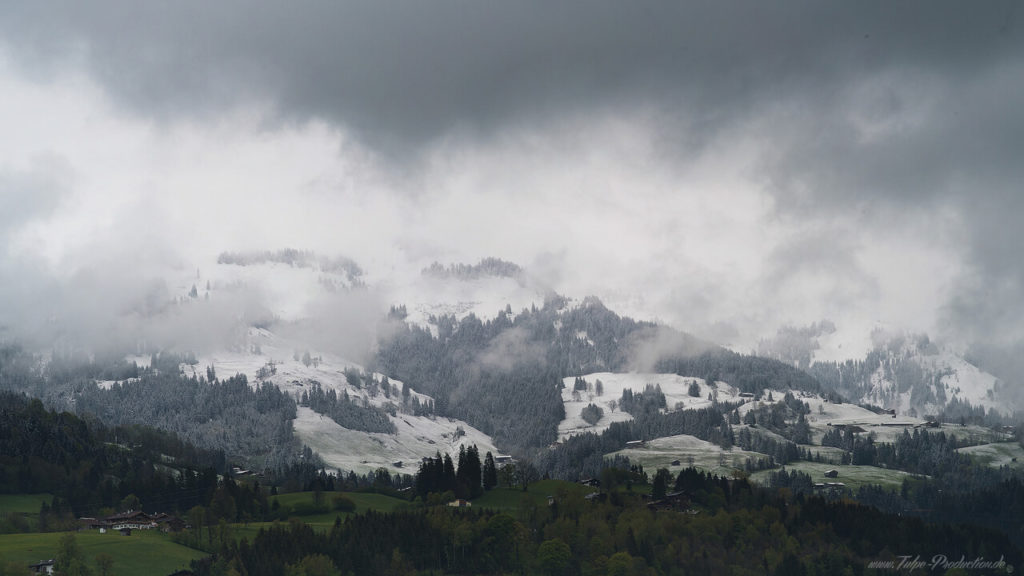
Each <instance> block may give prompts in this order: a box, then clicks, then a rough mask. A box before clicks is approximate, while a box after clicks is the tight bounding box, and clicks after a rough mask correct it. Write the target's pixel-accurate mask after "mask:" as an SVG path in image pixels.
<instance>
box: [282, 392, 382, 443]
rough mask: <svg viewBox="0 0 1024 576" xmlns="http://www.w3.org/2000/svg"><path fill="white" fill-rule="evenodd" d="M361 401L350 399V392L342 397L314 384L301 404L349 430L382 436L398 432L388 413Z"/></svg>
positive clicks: (302, 398) (344, 393)
mask: <svg viewBox="0 0 1024 576" xmlns="http://www.w3.org/2000/svg"><path fill="white" fill-rule="evenodd" d="M360 400H361V399H356V400H352V399H350V398H349V395H348V392H345V391H343V392H342V393H341V396H338V393H337V392H335V391H334V390H327V391H324V389H323V387H321V386H320V384H319V383H317V382H314V383H313V384H311V385H310V386H309V389H308V390H303V391H302V396H301V397H300V400H299V404H300V405H302V406H308V407H309V408H310V409H311V410H313V411H314V412H317V413H319V414H323V415H325V416H327V417H328V418H330V419H331V420H334V421H335V422H337V423H338V425H339V426H342V427H344V428H348V429H349V430H361V431H363V432H379V433H382V434H395V433H396V432H397V429H396V428H395V424H394V423H393V422H392V421H391V419H390V418H388V413H387V412H385V411H384V410H383V409H381V408H378V407H376V406H373V405H371V404H364V403H362V402H361V401H360Z"/></svg>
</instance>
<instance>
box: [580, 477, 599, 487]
mask: <svg viewBox="0 0 1024 576" xmlns="http://www.w3.org/2000/svg"><path fill="white" fill-rule="evenodd" d="M580 484H582V485H584V486H590V487H591V488H598V487H600V486H601V481H600V480H598V479H597V478H584V479H583V480H580Z"/></svg>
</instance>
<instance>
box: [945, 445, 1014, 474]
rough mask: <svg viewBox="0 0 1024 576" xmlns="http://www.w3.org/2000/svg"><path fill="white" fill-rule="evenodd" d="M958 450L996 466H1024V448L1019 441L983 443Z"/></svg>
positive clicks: (983, 462) (979, 460)
mask: <svg viewBox="0 0 1024 576" xmlns="http://www.w3.org/2000/svg"><path fill="white" fill-rule="evenodd" d="M958 452H960V453H961V454H968V455H970V456H971V457H973V458H974V459H975V460H976V461H978V462H980V463H982V464H988V465H989V466H992V467H995V468H998V467H1000V466H1009V467H1010V468H1017V469H1019V468H1022V467H1024V448H1021V445H1020V444H1018V443H1017V442H998V443H994V444H982V445H981V446H971V447H969V448H961V449H959V450H958ZM1015 459H1016V460H1015Z"/></svg>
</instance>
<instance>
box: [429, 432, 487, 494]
mask: <svg viewBox="0 0 1024 576" xmlns="http://www.w3.org/2000/svg"><path fill="white" fill-rule="evenodd" d="M415 482H416V484H415V485H416V494H417V495H418V496H419V497H420V499H421V500H422V501H424V502H426V501H427V500H428V497H429V495H431V494H438V495H442V497H441V500H446V499H450V498H445V497H443V495H444V494H448V495H450V497H451V498H466V499H468V498H476V497H477V496H480V495H481V494H483V493H484V491H485V490H490V489H492V488H494V487H496V486H497V485H498V468H497V466H496V465H495V463H494V456H493V455H492V454H491V453H490V452H488V453H487V455H486V456H485V457H484V459H483V460H481V459H480V451H479V450H478V449H477V447H476V444H474V445H472V446H470V447H469V448H467V447H466V446H465V445H462V446H460V447H459V455H458V462H457V463H456V462H454V461H452V458H451V456H449V455H448V454H445V455H444V456H443V457H442V456H441V454H440V452H439V453H437V455H435V456H434V457H433V458H424V459H423V462H421V463H420V468H419V471H417V472H416V480H415Z"/></svg>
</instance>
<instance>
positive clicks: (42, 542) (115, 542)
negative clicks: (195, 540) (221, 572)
mask: <svg viewBox="0 0 1024 576" xmlns="http://www.w3.org/2000/svg"><path fill="white" fill-rule="evenodd" d="M63 535H64V533H62V532H48V533H33V534H5V535H0V559H2V561H3V562H13V563H17V564H24V565H25V566H28V565H29V564H33V563H35V562H38V561H40V560H49V559H50V558H53V557H55V556H56V554H57V545H58V542H59V541H60V538H61V536H63ZM75 538H76V539H77V541H78V546H79V547H80V548H81V549H82V552H83V554H84V556H85V559H86V560H87V562H88V564H89V566H90V567H91V568H92V570H93V571H94V573H95V571H96V565H95V558H96V555H97V554H100V553H106V554H109V555H110V556H111V557H112V558H113V559H114V573H115V574H122V575H130V574H152V575H154V576H161V575H164V574H170V573H171V572H174V571H175V570H178V569H180V568H187V567H188V565H189V562H191V561H192V560H195V559H197V558H202V557H203V556H206V554H205V553H203V552H200V551H198V550H193V549H191V548H187V547H185V546H181V545H179V544H175V543H174V542H172V541H171V539H170V537H169V536H167V535H166V534H162V533H160V532H156V531H152V530H136V531H134V532H132V535H131V536H122V535H120V534H118V533H115V532H108V533H106V534H100V533H99V532H92V531H90V532H77V533H75Z"/></svg>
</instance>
